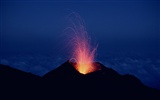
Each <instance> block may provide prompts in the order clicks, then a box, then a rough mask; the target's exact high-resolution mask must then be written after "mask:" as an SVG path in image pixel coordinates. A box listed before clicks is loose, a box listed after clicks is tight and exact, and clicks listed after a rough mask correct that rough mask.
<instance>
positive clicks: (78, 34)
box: [68, 13, 97, 74]
mask: <svg viewBox="0 0 160 100" xmlns="http://www.w3.org/2000/svg"><path fill="white" fill-rule="evenodd" d="M70 17H72V18H70V21H71V24H72V26H71V27H69V28H68V29H69V30H71V32H73V38H72V39H71V41H70V42H71V43H72V46H73V51H72V52H73V54H72V57H71V59H70V61H71V62H72V61H73V62H75V65H74V67H75V69H76V70H77V71H79V72H80V73H81V74H87V73H91V72H94V71H96V70H97V68H96V66H95V65H94V64H93V62H94V57H95V52H96V48H97V47H94V48H92V46H91V43H90V37H89V36H88V33H87V31H86V29H85V26H84V21H83V20H82V18H81V17H80V15H79V14H77V13H72V14H70Z"/></svg>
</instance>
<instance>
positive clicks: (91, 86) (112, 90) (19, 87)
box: [0, 61, 160, 100]
mask: <svg viewBox="0 0 160 100" xmlns="http://www.w3.org/2000/svg"><path fill="white" fill-rule="evenodd" d="M74 64H75V63H72V62H69V61H67V62H65V63H64V64H62V65H61V66H59V67H57V68H56V69H54V70H52V71H50V72H48V73H47V74H45V75H44V76H42V77H38V76H36V75H33V74H30V73H26V72H22V71H20V70H16V69H13V68H10V67H9V66H4V65H0V71H1V72H2V73H1V74H0V77H1V78H0V81H1V91H2V94H4V95H8V96H10V95H14V97H18V96H19V95H21V96H23V97H26V98H28V99H31V98H36V99H37V98H45V99H46V98H51V99H55V98H58V99H64V98H65V99H76V98H78V99H117V98H118V99H125V100H129V99H133V100H135V99H140V98H141V99H146V98H147V99H152V100H156V99H157V100H159V98H160V91H159V90H156V89H152V88H150V87H147V86H145V85H143V84H142V83H141V81H140V80H139V79H137V78H136V77H134V76H132V75H129V74H127V75H120V74H118V73H117V72H116V71H114V70H113V69H111V68H107V67H105V66H104V65H102V64H101V63H98V62H95V63H94V65H95V66H96V67H97V69H98V70H96V71H94V72H91V73H88V74H81V73H79V72H78V71H77V70H76V69H75V67H74ZM11 74H13V75H11ZM5 91H7V92H5Z"/></svg>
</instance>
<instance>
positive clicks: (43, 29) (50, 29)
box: [0, 0, 160, 89]
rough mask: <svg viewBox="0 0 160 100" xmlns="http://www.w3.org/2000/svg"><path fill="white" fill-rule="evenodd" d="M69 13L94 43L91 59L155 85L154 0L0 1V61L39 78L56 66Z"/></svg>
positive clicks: (157, 30)
mask: <svg viewBox="0 0 160 100" xmlns="http://www.w3.org/2000/svg"><path fill="white" fill-rule="evenodd" d="M72 12H77V13H78V14H79V15H80V16H81V17H82V18H83V20H84V21H85V26H86V29H87V31H88V33H89V36H90V37H91V41H92V44H98V48H97V53H96V58H95V59H96V61H99V62H101V63H102V64H104V65H106V66H107V67H110V68H113V69H114V70H116V71H117V72H119V73H120V74H127V73H128V74H132V75H135V76H136V77H138V78H139V79H140V80H141V81H142V82H143V83H144V84H145V85H147V86H150V87H154V88H157V89H160V85H159V84H160V19H159V18H160V1H159V0H157V1H156V0H104V1H102V0H87V1H86V0H80V1H77V0H71V1H65V0H62V1H60V0H57V1H52V0H1V1H0V16H1V21H0V23H1V24H0V27H1V32H0V63H1V64H5V65H10V66H12V67H14V68H17V69H20V70H23V71H26V72H31V73H33V74H36V75H40V76H42V75H44V74H45V73H47V72H49V71H51V70H53V69H55V68H56V67H58V66H59V65H61V64H62V63H63V62H65V61H66V60H68V59H69V58H70V56H69V55H70V53H71V52H70V51H71V50H70V46H69V45H70V44H68V42H67V41H68V40H69V37H72V34H69V33H68V34H66V33H65V32H64V30H65V29H66V28H67V27H69V25H70V24H69V21H68V15H69V14H70V13H72Z"/></svg>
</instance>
